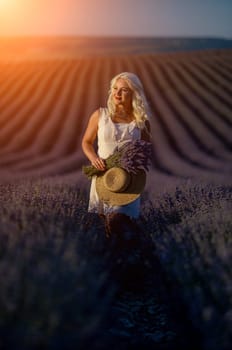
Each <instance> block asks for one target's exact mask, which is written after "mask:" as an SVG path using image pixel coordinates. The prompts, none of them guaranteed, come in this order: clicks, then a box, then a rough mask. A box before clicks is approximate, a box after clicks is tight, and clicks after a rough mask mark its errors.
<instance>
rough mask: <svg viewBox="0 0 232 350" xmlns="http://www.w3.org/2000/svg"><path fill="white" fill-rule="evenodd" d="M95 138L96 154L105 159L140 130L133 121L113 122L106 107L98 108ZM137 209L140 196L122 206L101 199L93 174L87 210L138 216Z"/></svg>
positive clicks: (134, 136)
mask: <svg viewBox="0 0 232 350" xmlns="http://www.w3.org/2000/svg"><path fill="white" fill-rule="evenodd" d="M97 138H98V155H99V157H101V158H103V159H105V158H107V157H109V156H110V155H111V154H112V153H113V151H114V149H115V148H116V147H117V146H118V145H123V144H124V143H125V142H128V141H131V140H137V139H140V138H141V131H140V129H139V128H138V127H137V126H136V123H135V121H132V122H131V123H114V122H113V121H112V119H111V117H110V116H109V114H108V110H107V108H100V115H99V123H98V133H97ZM139 210H140V198H137V199H136V200H135V201H133V202H132V203H129V204H126V205H122V206H113V205H109V204H106V203H104V202H103V201H101V200H100V199H99V197H98V194H97V191H96V176H93V178H92V182H91V187H90V195H89V206H88V211H89V212H91V213H98V214H104V215H105V214H109V213H112V212H114V213H115V212H116V213H123V214H126V215H128V216H130V217H133V218H138V216H139Z"/></svg>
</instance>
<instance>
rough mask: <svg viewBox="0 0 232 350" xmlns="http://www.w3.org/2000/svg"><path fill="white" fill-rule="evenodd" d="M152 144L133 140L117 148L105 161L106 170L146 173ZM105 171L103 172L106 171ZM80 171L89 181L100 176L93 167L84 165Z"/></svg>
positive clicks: (149, 162)
mask: <svg viewBox="0 0 232 350" xmlns="http://www.w3.org/2000/svg"><path fill="white" fill-rule="evenodd" d="M151 157H152V144H151V143H150V142H147V141H144V140H135V141H130V142H127V143H125V144H124V145H123V146H121V147H117V148H116V149H115V150H114V152H113V154H112V155H110V156H109V157H108V158H106V159H105V165H106V170H108V169H110V168H112V167H120V168H123V169H125V170H126V171H128V172H129V173H133V174H136V173H137V172H138V171H139V170H144V171H148V169H149V166H150V164H151ZM106 170H105V171H106ZM82 171H83V173H84V174H85V175H87V177H88V178H90V179H91V177H92V176H94V175H99V174H102V171H101V170H98V169H96V168H95V167H94V166H93V165H87V166H86V165H85V166H83V167H82Z"/></svg>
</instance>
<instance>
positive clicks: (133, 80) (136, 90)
mask: <svg viewBox="0 0 232 350" xmlns="http://www.w3.org/2000/svg"><path fill="white" fill-rule="evenodd" d="M118 79H124V80H125V81H126V82H127V84H128V86H129V88H130V89H131V90H132V92H133V95H132V108H133V115H134V117H135V121H136V124H137V126H138V128H140V129H144V128H146V125H145V122H146V120H149V117H150V115H151V112H150V108H149V106H148V102H147V99H146V96H145V93H144V88H143V85H142V83H141V81H140V79H139V78H138V76H137V75H135V74H134V73H129V72H123V73H120V74H118V75H116V76H115V77H114V78H113V79H112V80H111V82H110V89H109V97H108V100H107V107H108V111H109V113H110V115H111V116H112V115H113V114H114V113H115V104H114V102H113V98H112V97H113V96H112V91H113V87H114V86H115V84H116V82H117V80H118Z"/></svg>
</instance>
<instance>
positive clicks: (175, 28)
mask: <svg viewBox="0 0 232 350" xmlns="http://www.w3.org/2000/svg"><path fill="white" fill-rule="evenodd" d="M231 15H232V2H231V1H228V0H221V1H220V2H218V1H217V0H212V1H210V2H209V1H206V2H202V1H200V0H195V1H191V2H186V1H185V0H167V1H161V0H144V1H143V2H137V1H134V0H117V1H116V2H115V1H109V0H0V36H4V35H5V36H15V35H23V36H25V35H29V36H33V35H79V36H83V35H86V36H112V35H113V36H211V37H212V36H216V37H227V38H229V37H232V30H231ZM196 19H197V21H196ZM196 23H197V24H196Z"/></svg>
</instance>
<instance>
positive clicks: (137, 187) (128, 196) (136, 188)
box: [96, 170, 146, 206]
mask: <svg viewBox="0 0 232 350" xmlns="http://www.w3.org/2000/svg"><path fill="white" fill-rule="evenodd" d="M103 176H104V174H103V175H100V176H98V177H97V178H96V191H97V194H98V196H99V199H100V200H102V201H103V202H105V203H107V204H110V205H116V206H119V205H120V206H121V205H126V204H129V203H131V202H133V201H134V200H136V199H137V198H138V197H139V196H140V195H141V193H142V191H143V190H144V187H145V184H146V173H145V171H143V170H140V171H139V172H138V173H137V174H131V181H130V184H129V186H128V187H127V189H126V190H125V191H123V192H112V191H110V190H108V189H107V188H106V187H105V186H104V182H103Z"/></svg>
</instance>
